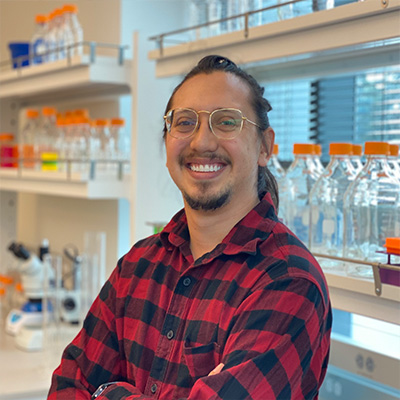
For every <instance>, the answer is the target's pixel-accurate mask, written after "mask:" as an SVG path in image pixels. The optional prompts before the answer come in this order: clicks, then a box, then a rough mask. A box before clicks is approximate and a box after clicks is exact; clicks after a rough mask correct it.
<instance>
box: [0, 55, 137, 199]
mask: <svg viewBox="0 0 400 400" xmlns="http://www.w3.org/2000/svg"><path fill="white" fill-rule="evenodd" d="M131 76H132V62H131V61H129V60H125V61H123V62H122V63H120V61H119V58H118V57H105V56H96V57H93V56H89V55H82V56H79V55H78V56H75V57H72V58H70V59H64V60H59V61H56V62H52V63H46V64H39V65H32V66H28V67H22V68H18V69H13V70H7V71H3V72H2V73H1V75H0V87H1V91H0V101H6V102H13V101H15V102H17V103H19V104H20V106H21V105H24V104H35V103H39V104H40V103H43V102H46V101H49V102H51V103H54V102H56V101H57V100H65V99H80V98H82V97H85V98H102V97H103V98H105V97H109V96H117V95H123V94H127V93H130V91H131ZM130 181H131V180H130V174H127V175H126V176H124V177H123V178H122V179H119V178H118V176H117V173H115V174H111V175H110V174H108V175H106V176H104V175H101V174H97V176H96V178H94V179H91V178H90V177H89V176H88V175H87V174H79V173H73V174H67V173H62V172H57V171H54V172H53V171H50V172H45V171H43V172H42V171H30V170H28V169H13V168H0V190H9V191H16V192H28V193H38V194H50V195H51V194H54V195H59V196H66V197H77V198H87V199H118V198H127V199H129V197H130V193H131V191H130Z"/></svg>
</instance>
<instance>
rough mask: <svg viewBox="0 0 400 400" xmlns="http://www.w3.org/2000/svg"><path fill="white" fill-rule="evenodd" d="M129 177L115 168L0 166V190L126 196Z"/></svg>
mask: <svg viewBox="0 0 400 400" xmlns="http://www.w3.org/2000/svg"><path fill="white" fill-rule="evenodd" d="M130 188H131V177H130V175H128V174H126V175H124V176H122V177H118V174H117V172H116V171H115V172H107V173H106V172H104V173H97V174H96V176H95V177H90V175H89V174H88V173H80V172H72V173H68V172H59V171H35V170H29V169H21V170H20V169H17V168H0V190H8V191H15V192H24V193H37V194H46V195H55V196H63V197H75V198H84V199H120V198H126V199H129V198H130V195H131V194H130Z"/></svg>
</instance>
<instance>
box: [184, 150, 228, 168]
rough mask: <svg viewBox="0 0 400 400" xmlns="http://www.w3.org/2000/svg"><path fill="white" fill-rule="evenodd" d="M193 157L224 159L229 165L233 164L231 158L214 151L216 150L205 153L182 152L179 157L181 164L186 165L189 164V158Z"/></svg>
mask: <svg viewBox="0 0 400 400" xmlns="http://www.w3.org/2000/svg"><path fill="white" fill-rule="evenodd" d="M193 158H208V159H209V160H210V161H215V160H217V161H220V162H221V161H222V162H223V163H225V164H227V165H231V164H232V162H231V160H230V159H229V158H228V157H226V156H223V155H220V154H217V153H214V152H205V153H199V152H197V151H192V152H190V153H188V154H181V155H179V157H178V162H179V164H180V165H185V164H187V160H190V159H193Z"/></svg>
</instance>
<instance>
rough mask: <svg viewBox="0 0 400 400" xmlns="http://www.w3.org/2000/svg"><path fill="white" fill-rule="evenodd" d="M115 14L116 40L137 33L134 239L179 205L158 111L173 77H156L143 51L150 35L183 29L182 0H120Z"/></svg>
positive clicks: (148, 47)
mask: <svg viewBox="0 0 400 400" xmlns="http://www.w3.org/2000/svg"><path fill="white" fill-rule="evenodd" d="M121 11H122V17H121V24H122V32H121V38H122V42H123V43H129V42H130V41H131V40H132V32H133V30H136V31H138V32H139V54H137V57H138V82H137V86H136V87H135V88H134V89H133V90H134V93H133V96H132V98H133V101H134V104H133V107H134V108H135V107H136V109H135V112H136V114H137V116H138V117H137V120H136V121H132V124H133V131H134V132H136V153H135V154H133V159H134V165H135V168H136V182H137V186H136V205H135V212H134V215H133V219H134V220H133V224H134V238H133V241H137V240H138V239H140V238H142V237H145V236H148V235H150V234H152V232H153V231H152V228H151V227H150V226H148V225H146V224H147V223H148V222H168V221H169V220H170V219H171V217H172V216H173V215H174V214H175V213H176V212H177V211H178V210H179V209H180V208H182V204H183V203H182V200H181V195H180V192H179V191H178V190H177V189H176V187H175V185H174V183H173V182H172V180H171V179H170V177H169V175H168V171H167V168H166V166H165V151H164V145H163V141H162V127H163V115H164V109H165V106H166V104H167V101H168V99H169V96H170V94H171V92H172V90H173V88H174V87H175V86H176V84H177V83H178V82H179V78H169V79H156V78H155V63H154V61H150V60H148V58H147V53H148V51H150V50H153V49H154V46H155V43H154V42H151V41H149V40H148V38H149V37H150V36H154V35H155V34H158V33H162V32H168V31H171V30H174V29H178V28H181V27H184V26H185V25H186V22H187V18H188V13H187V1H185V0H122V1H121ZM134 56H135V55H134ZM135 103H136V104H135Z"/></svg>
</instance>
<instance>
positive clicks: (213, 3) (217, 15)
mask: <svg viewBox="0 0 400 400" xmlns="http://www.w3.org/2000/svg"><path fill="white" fill-rule="evenodd" d="M207 6H208V22H209V23H210V25H209V26H208V32H209V36H217V35H220V34H221V24H220V22H213V21H218V20H220V19H221V15H222V13H221V11H222V7H221V1H220V0H207Z"/></svg>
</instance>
